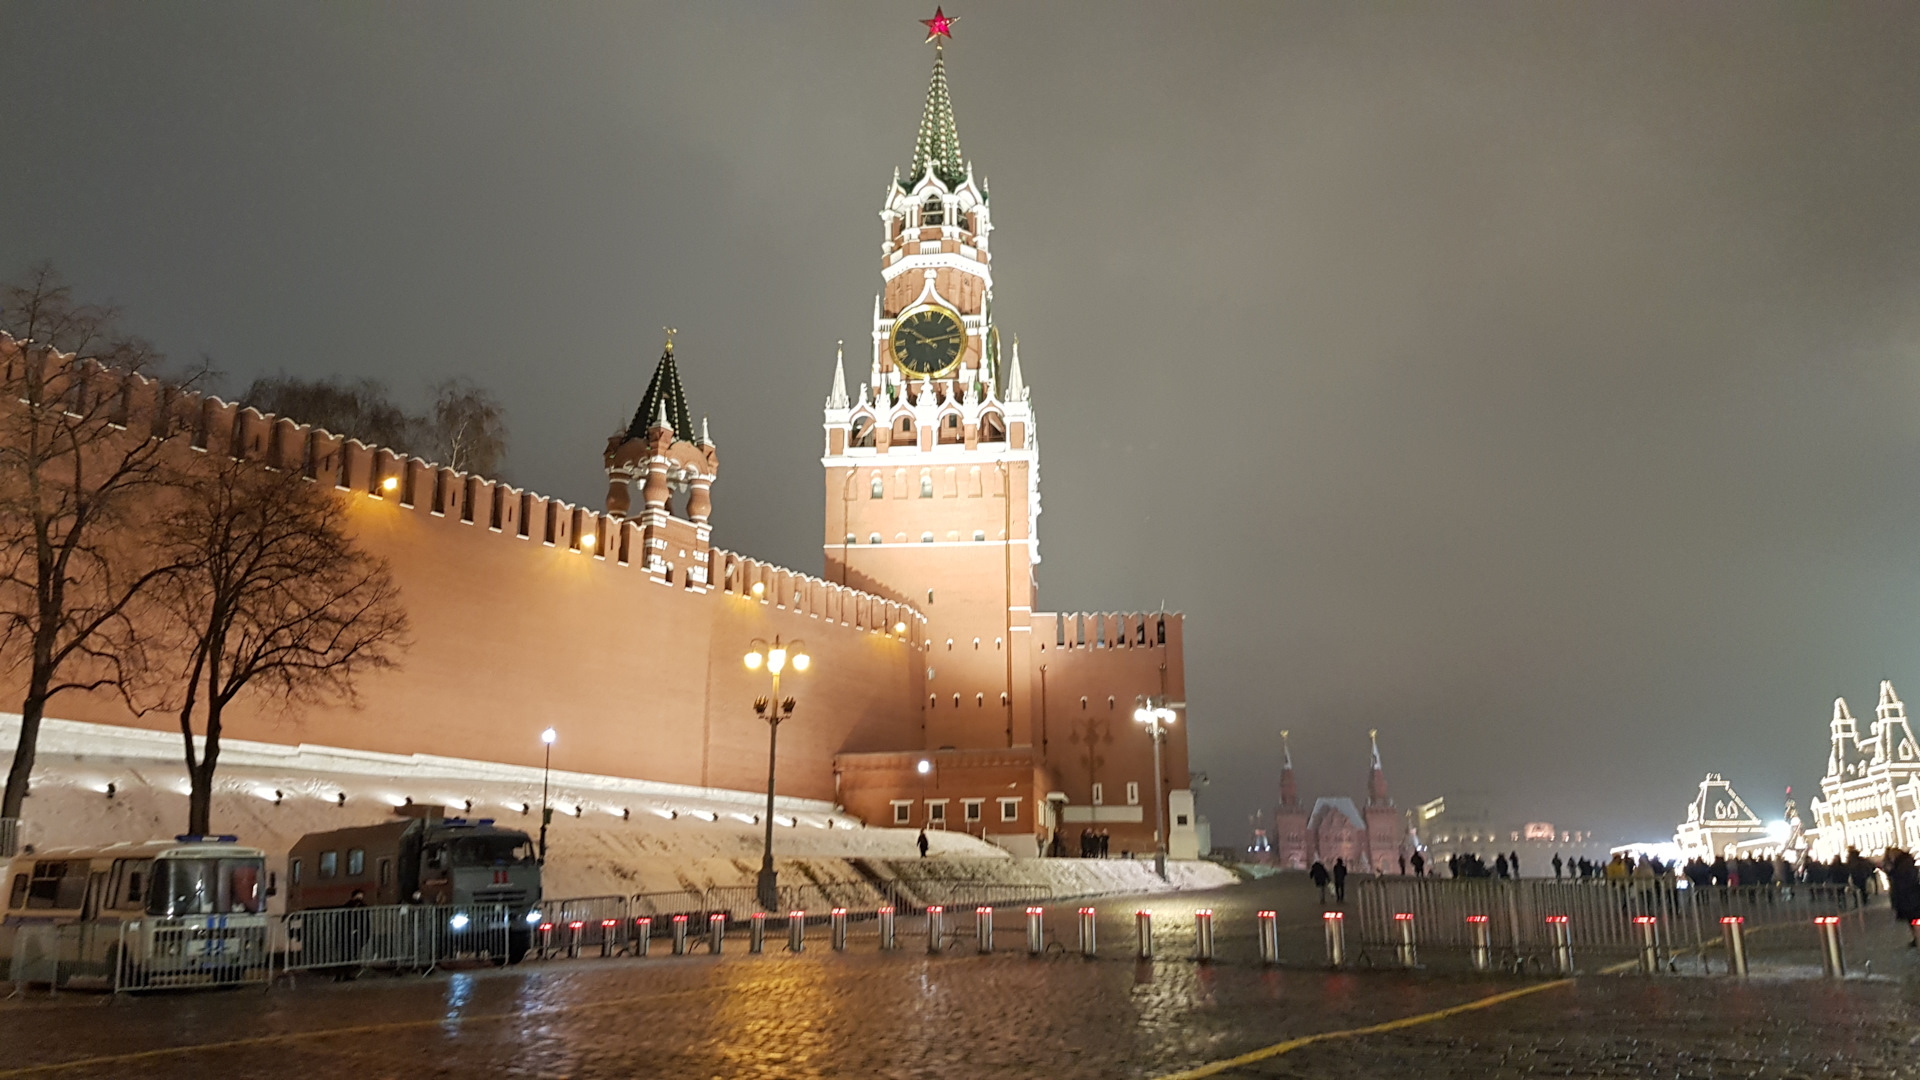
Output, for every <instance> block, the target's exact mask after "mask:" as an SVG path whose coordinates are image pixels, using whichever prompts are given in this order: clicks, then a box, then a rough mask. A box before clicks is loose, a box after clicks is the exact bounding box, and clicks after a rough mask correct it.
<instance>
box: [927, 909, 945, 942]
mask: <svg viewBox="0 0 1920 1080" xmlns="http://www.w3.org/2000/svg"><path fill="white" fill-rule="evenodd" d="M946 939H947V909H946V908H944V907H941V906H940V905H939V904H935V905H933V906H932V907H930V908H928V909H927V952H929V953H937V952H939V951H940V950H941V949H943V948H945V947H946Z"/></svg>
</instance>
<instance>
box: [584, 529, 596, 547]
mask: <svg viewBox="0 0 1920 1080" xmlns="http://www.w3.org/2000/svg"><path fill="white" fill-rule="evenodd" d="M595 539H596V537H595V536H594V534H593V533H590V532H589V533H581V534H580V546H581V547H582V548H584V549H586V550H588V551H592V550H593V542H594V540H595Z"/></svg>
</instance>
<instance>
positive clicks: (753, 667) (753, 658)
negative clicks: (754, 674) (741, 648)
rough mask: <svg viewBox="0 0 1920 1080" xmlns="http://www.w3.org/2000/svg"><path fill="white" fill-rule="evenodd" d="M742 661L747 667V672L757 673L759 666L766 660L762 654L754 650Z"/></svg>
mask: <svg viewBox="0 0 1920 1080" xmlns="http://www.w3.org/2000/svg"><path fill="white" fill-rule="evenodd" d="M744 661H745V663H746V665H747V670H748V671H759V670H760V665H761V664H764V663H766V662H767V658H766V655H765V654H764V653H762V652H760V651H759V650H757V649H756V650H754V651H753V652H750V653H748V654H747V655H746V657H745V658H744Z"/></svg>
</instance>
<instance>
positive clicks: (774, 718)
mask: <svg viewBox="0 0 1920 1080" xmlns="http://www.w3.org/2000/svg"><path fill="white" fill-rule="evenodd" d="M812 662H813V658H812V657H810V656H808V655H807V647H806V645H805V643H803V642H800V641H797V640H796V641H793V642H790V643H782V642H781V640H780V638H779V636H778V635H776V636H775V637H774V639H773V644H771V645H769V644H767V643H766V642H765V641H762V640H761V639H759V638H754V639H753V641H752V643H751V644H749V645H748V647H747V655H746V658H745V663H746V665H747V670H749V671H758V670H760V669H761V668H762V667H764V668H766V669H767V673H768V674H770V675H772V676H773V693H772V694H771V695H770V696H768V697H763V698H758V699H756V700H755V701H754V703H753V711H754V713H755V714H756V715H757V716H759V717H760V719H762V720H765V721H766V722H767V816H766V827H767V828H766V846H765V847H764V848H762V850H761V854H760V881H759V887H758V889H756V890H755V891H757V892H758V893H759V894H760V906H761V907H762V908H764V909H765V910H767V911H773V910H776V909H777V908H778V907H779V903H780V890H779V877H778V875H776V874H775V873H774V869H773V775H774V766H775V765H776V764H777V763H778V762H779V760H780V759H779V747H780V721H782V720H785V719H787V718H788V717H790V716H792V715H793V699H792V698H786V699H784V700H783V699H782V698H781V697H780V673H781V672H782V671H785V670H786V668H787V665H788V664H792V665H793V670H795V671H805V670H807V667H808V665H810V664H811V663H812Z"/></svg>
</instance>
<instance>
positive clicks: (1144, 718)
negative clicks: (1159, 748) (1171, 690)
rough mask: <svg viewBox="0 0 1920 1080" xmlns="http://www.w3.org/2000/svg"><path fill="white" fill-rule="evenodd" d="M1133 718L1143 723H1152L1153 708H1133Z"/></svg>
mask: <svg viewBox="0 0 1920 1080" xmlns="http://www.w3.org/2000/svg"><path fill="white" fill-rule="evenodd" d="M1133 718H1134V719H1135V720H1138V721H1139V722H1140V723H1142V724H1147V723H1151V722H1152V721H1153V710H1152V709H1146V708H1141V709H1135V710H1133Z"/></svg>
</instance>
